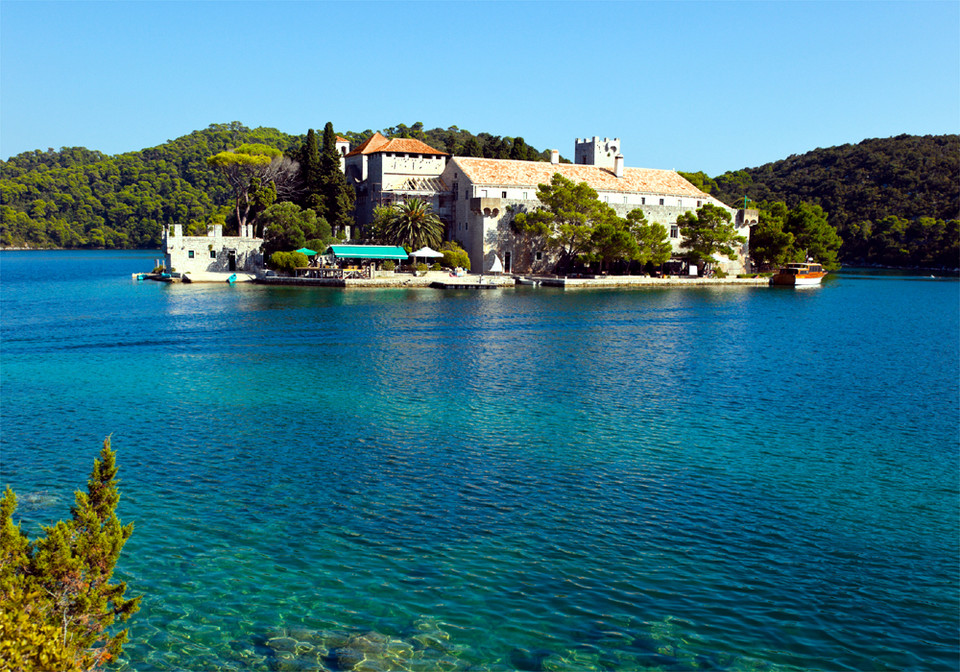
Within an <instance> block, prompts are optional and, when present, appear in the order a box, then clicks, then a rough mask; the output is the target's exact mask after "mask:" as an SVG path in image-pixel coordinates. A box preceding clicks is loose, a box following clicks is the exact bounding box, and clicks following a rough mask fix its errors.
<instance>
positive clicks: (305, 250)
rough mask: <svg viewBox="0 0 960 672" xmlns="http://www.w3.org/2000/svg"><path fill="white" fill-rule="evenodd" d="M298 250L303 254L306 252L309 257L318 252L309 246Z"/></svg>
mask: <svg viewBox="0 0 960 672" xmlns="http://www.w3.org/2000/svg"><path fill="white" fill-rule="evenodd" d="M297 252H300V253H301V254H305V255H307V256H308V257H312V256H313V255H315V254H316V251H314V250H311V249H310V248H309V247H301V248H300V249H299V250H297Z"/></svg>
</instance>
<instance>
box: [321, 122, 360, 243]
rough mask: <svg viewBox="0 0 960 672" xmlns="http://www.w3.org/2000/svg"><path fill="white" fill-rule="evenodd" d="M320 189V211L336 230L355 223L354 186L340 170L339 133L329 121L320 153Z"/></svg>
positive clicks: (338, 230) (339, 230) (324, 131)
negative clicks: (321, 207)
mask: <svg viewBox="0 0 960 672" xmlns="http://www.w3.org/2000/svg"><path fill="white" fill-rule="evenodd" d="M320 189H321V193H322V195H323V212H322V213H319V214H320V215H321V216H322V217H323V218H324V219H326V220H327V222H328V223H329V224H330V226H331V227H332V228H333V230H334V231H335V232H341V231H344V230H345V228H346V227H348V226H351V225H352V224H353V204H354V200H355V198H356V196H355V194H354V191H353V188H352V187H351V186H350V185H349V184H347V178H346V176H345V175H344V174H343V171H342V170H340V154H339V152H337V135H336V134H335V133H334V132H333V124H332V123H330V122H329V121H328V122H327V125H326V126H324V128H323V147H322V149H321V153H320Z"/></svg>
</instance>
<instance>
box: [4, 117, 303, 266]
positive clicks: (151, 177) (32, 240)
mask: <svg viewBox="0 0 960 672" xmlns="http://www.w3.org/2000/svg"><path fill="white" fill-rule="evenodd" d="M245 142H259V143H263V144H268V145H270V146H272V147H276V148H278V149H281V150H284V151H288V150H291V149H292V148H294V147H299V145H300V139H299V138H297V137H295V136H290V135H286V134H285V133H281V132H279V131H277V130H275V129H272V128H257V129H253V130H251V129H249V128H246V127H245V126H243V125H242V124H239V123H236V122H234V123H232V124H214V125H211V126H210V127H209V128H207V129H206V130H203V131H194V132H193V133H191V134H190V135H186V136H183V137H181V138H177V139H176V140H172V141H169V142H166V143H164V144H163V145H160V146H159V147H152V148H149V149H144V150H143V151H140V152H129V153H126V154H119V155H117V156H104V155H103V154H101V153H100V152H96V151H90V150H87V149H84V148H82V147H72V148H63V149H61V150H60V151H54V150H47V151H46V152H41V151H39V150H38V151H34V152H25V153H23V154H18V155H17V156H14V157H11V158H10V160H9V161H4V162H0V217H2V223H0V245H3V246H16V247H64V248H75V247H95V248H152V247H158V246H159V245H160V237H161V234H162V231H163V225H164V224H169V223H174V222H177V223H184V224H186V223H189V222H190V221H203V220H205V219H207V218H208V217H210V216H211V215H212V214H214V213H215V212H216V211H217V210H218V208H219V207H220V206H225V205H228V204H229V203H230V198H231V192H230V188H229V187H228V185H227V184H226V182H224V181H223V179H222V178H221V177H220V175H219V173H217V172H216V171H215V169H213V168H211V167H210V166H209V165H207V157H209V156H212V155H214V154H216V153H218V152H222V151H224V150H227V149H230V148H233V147H236V146H238V145H240V144H242V143H245Z"/></svg>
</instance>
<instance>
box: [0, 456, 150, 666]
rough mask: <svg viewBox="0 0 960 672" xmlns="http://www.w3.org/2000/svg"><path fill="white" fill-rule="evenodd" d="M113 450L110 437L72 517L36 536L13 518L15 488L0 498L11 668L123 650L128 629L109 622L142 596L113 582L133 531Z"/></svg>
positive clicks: (0, 642)
mask: <svg viewBox="0 0 960 672" xmlns="http://www.w3.org/2000/svg"><path fill="white" fill-rule="evenodd" d="M115 457H116V455H115V453H114V452H113V451H112V450H111V449H110V437H107V438H106V439H105V440H104V442H103V450H102V451H101V452H100V459H98V460H95V461H94V466H93V473H92V474H91V476H90V479H89V480H88V481H87V492H86V493H84V492H81V491H77V493H76V500H75V504H74V506H73V507H72V509H71V513H72V514H73V516H72V519H71V520H69V521H66V522H65V521H60V522H58V523H57V524H56V525H53V526H49V527H47V526H45V527H44V528H43V531H44V533H45V536H43V537H41V538H39V539H37V540H36V541H34V542H30V541H29V540H28V539H27V537H26V536H24V535H23V533H22V532H21V531H20V528H19V526H15V525H14V524H13V522H12V516H13V513H14V511H15V510H16V505H17V499H16V496H15V495H14V493H13V491H12V490H11V489H10V488H9V487H7V490H6V492H5V493H4V495H3V497H2V498H0V660H3V661H6V663H7V664H9V665H11V666H12V669H57V670H69V671H71V672H72V671H73V670H91V669H99V668H101V667H102V666H103V665H105V664H106V663H107V662H108V661H110V660H114V659H116V657H117V656H119V655H120V652H121V650H122V647H123V644H124V642H126V640H127V631H126V630H123V631H121V632H118V633H116V634H110V632H108V628H109V626H110V625H112V624H113V622H114V620H115V619H116V618H117V617H119V618H120V619H121V620H123V621H125V620H127V619H128V618H130V616H131V615H132V614H134V613H135V612H136V611H137V610H138V609H139V608H140V598H139V597H135V598H133V599H126V598H124V593H125V592H126V589H127V586H126V583H125V582H123V581H121V582H118V583H111V579H112V577H113V569H114V567H115V565H116V563H117V560H118V559H119V557H120V551H121V550H122V549H123V546H124V544H125V543H126V541H127V539H129V538H130V535H131V534H132V533H133V524H132V523H130V524H128V525H121V524H120V519H119V518H118V517H117V514H116V507H117V504H118V503H119V501H120V493H119V491H118V489H117V480H116V475H117V466H116V461H115Z"/></svg>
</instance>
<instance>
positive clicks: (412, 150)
mask: <svg viewBox="0 0 960 672" xmlns="http://www.w3.org/2000/svg"><path fill="white" fill-rule="evenodd" d="M378 152H396V153H397V154H439V155H443V154H446V152H441V151H439V150H436V149H434V148H433V147H431V146H430V145H428V144H427V143H425V142H421V141H420V140H414V139H413V138H393V139H392V140H390V139H389V138H385V137H384V136H383V135H381V134H380V133H379V132H377V133H374V134H373V135H372V136H370V137H369V138H368V139H367V141H366V142H364V143H363V144H362V145H360V146H359V147H357V148H356V149H355V150H353V151H352V152H350V153H349V154H347V156H355V155H357V154H376V153H378Z"/></svg>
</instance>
